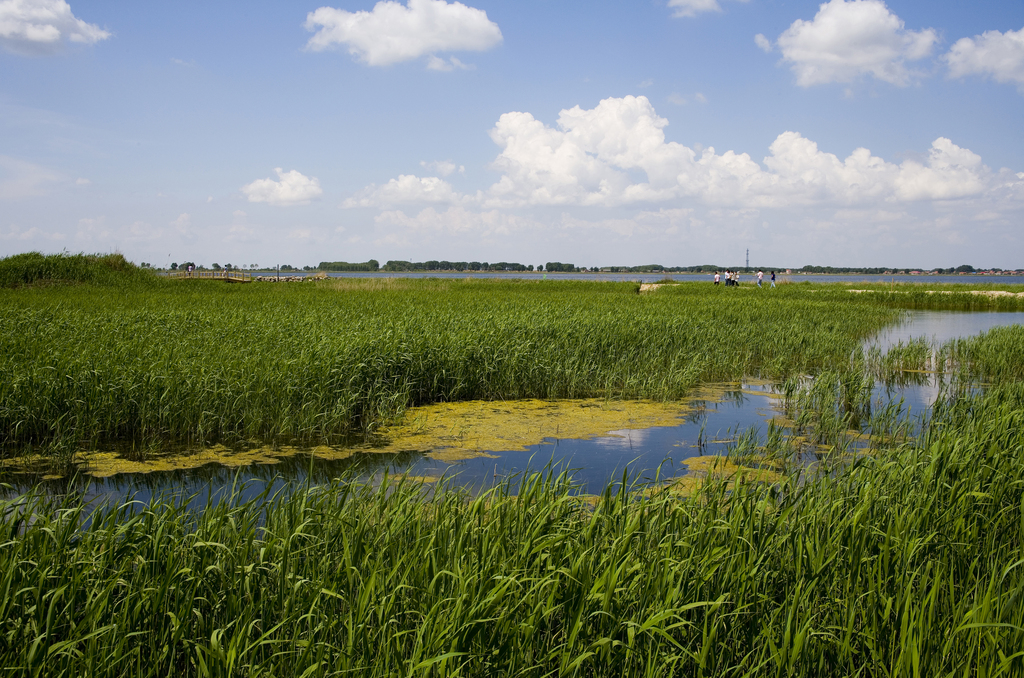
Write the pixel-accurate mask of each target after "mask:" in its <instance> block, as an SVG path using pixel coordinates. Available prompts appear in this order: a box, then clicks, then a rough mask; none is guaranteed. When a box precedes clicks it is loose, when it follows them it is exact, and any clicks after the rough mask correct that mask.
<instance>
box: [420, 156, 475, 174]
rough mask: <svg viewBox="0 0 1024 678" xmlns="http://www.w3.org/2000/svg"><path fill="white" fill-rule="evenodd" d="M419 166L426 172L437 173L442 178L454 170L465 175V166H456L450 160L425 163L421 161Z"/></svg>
mask: <svg viewBox="0 0 1024 678" xmlns="http://www.w3.org/2000/svg"><path fill="white" fill-rule="evenodd" d="M420 166H421V167H425V168H426V169H428V170H431V171H434V172H437V173H438V174H440V175H441V176H442V177H446V176H448V175H449V174H451V173H452V172H454V171H455V170H458V171H459V172H462V173H465V171H466V167H465V165H456V164H455V163H454V162H452V161H451V160H437V161H435V162H427V161H426V160H421V161H420Z"/></svg>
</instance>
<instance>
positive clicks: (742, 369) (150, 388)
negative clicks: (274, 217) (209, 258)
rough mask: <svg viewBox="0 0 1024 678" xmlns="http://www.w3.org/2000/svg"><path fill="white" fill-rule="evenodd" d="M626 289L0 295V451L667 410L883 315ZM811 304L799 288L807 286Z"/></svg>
mask: <svg viewBox="0 0 1024 678" xmlns="http://www.w3.org/2000/svg"><path fill="white" fill-rule="evenodd" d="M682 288H684V289H683V290H682V291H681V292H678V293H670V294H662V293H660V291H659V293H658V294H653V295H638V294H637V286H636V285H634V284H631V283H591V282H569V281H537V280H528V281H526V280H497V281H495V280H472V281H464V280H454V281H453V280H399V279H391V280H386V279H385V280H382V279H368V280H347V281H337V282H328V283H302V284H293V285H279V286H270V285H266V286H263V285H259V284H252V285H238V286H228V285H224V284H223V283H217V282H210V283H202V282H197V281H182V282H164V283H161V284H159V285H157V286H146V287H130V286H128V287H123V286H122V287H100V286H73V287H61V288H52V287H47V288H29V289H19V290H0V330H2V331H0V376H2V378H0V435H2V436H3V438H2V440H0V447H2V449H3V450H4V451H5V453H6V454H16V453H20V452H24V451H36V452H39V451H41V452H43V453H45V454H49V455H53V456H55V457H58V458H63V459H69V458H70V457H71V455H72V454H73V453H74V452H75V451H76V450H80V449H93V448H96V447H101V446H109V445H128V446H130V447H134V448H135V449H136V450H141V451H145V450H147V449H149V450H152V449H156V448H159V447H160V446H164V445H176V446H182V445H184V446H188V445H194V444H202V443H213V442H226V443H228V444H235V443H239V442H244V441H248V440H254V439H255V440H261V441H273V440H285V441H288V440H298V441H304V442H310V443H319V442H329V441H336V440H338V439H339V438H343V437H345V436H350V435H353V434H364V433H366V432H372V431H373V430H375V429H376V427H377V426H379V425H380V424H381V423H382V422H384V421H387V420H388V419H389V418H391V417H393V416H395V415H397V414H398V413H400V412H401V411H403V409H404V408H406V407H408V406H410V405H414V404H422V403H428V402H435V401H451V400H466V399H500V398H505V399H514V398H579V397H590V396H600V397H625V398H634V397H647V398H659V399H662V398H663V399H672V398H677V397H679V396H681V395H683V394H684V393H685V392H686V390H687V389H689V388H690V387H692V386H693V385H695V384H697V383H700V382H703V381H708V380H719V379H726V378H736V377H740V376H743V375H755V376H757V375H760V376H765V377H771V378H779V377H784V376H786V375H788V374H793V373H797V372H815V371H817V370H820V369H822V368H824V367H827V366H829V365H832V364H835V363H836V362H837V361H840V362H841V361H844V360H846V357H847V356H848V355H849V353H850V351H851V350H852V349H853V348H854V347H855V346H856V345H857V344H858V342H859V341H860V340H861V339H863V338H864V337H865V336H867V335H870V334H871V333H873V332H875V331H876V330H877V329H879V328H880V327H882V326H883V325H884V324H886V323H888V322H891V321H892V320H893V319H894V318H895V317H896V316H897V314H898V311H896V310H893V309H891V308H887V307H886V306H884V305H882V304H878V303H871V302H869V301H868V300H866V299H860V298H852V297H854V295H847V296H842V297H840V296H839V295H836V294H821V293H819V292H816V291H815V292H813V293H812V292H810V291H808V292H805V291H803V290H800V289H797V290H794V291H792V292H788V291H779V293H778V294H775V293H774V291H773V293H771V294H769V293H767V292H765V291H757V292H755V291H753V290H743V289H741V290H732V289H723V288H721V287H718V288H715V287H713V286H711V285H696V284H695V285H689V286H682ZM816 289H817V288H816Z"/></svg>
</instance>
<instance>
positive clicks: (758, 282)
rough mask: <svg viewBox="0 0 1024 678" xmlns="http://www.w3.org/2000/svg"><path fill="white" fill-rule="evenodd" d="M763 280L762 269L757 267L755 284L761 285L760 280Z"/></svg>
mask: <svg viewBox="0 0 1024 678" xmlns="http://www.w3.org/2000/svg"><path fill="white" fill-rule="evenodd" d="M762 280H764V271H762V270H761V269H757V286H758V287H760V286H761V281H762Z"/></svg>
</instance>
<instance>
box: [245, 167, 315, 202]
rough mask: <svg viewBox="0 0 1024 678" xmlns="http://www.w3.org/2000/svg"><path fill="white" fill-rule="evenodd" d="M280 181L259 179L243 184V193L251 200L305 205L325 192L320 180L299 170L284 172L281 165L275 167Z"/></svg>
mask: <svg viewBox="0 0 1024 678" xmlns="http://www.w3.org/2000/svg"><path fill="white" fill-rule="evenodd" d="M274 171H275V172H277V177H278V179H280V181H274V180H273V179H257V180H256V181H254V182H252V183H251V184H246V185H245V186H242V193H244V194H245V195H246V197H248V198H249V202H266V203H270V204H271V205H305V204H307V203H309V201H310V200H313V199H315V198H319V197H320V196H321V195H322V194H323V189H321V188H320V180H319V179H317V178H316V177H307V176H305V175H303V174H302V173H300V172H299V171H298V170H292V171H290V172H284V171H282V170H281V168H280V167H277V168H275V169H274Z"/></svg>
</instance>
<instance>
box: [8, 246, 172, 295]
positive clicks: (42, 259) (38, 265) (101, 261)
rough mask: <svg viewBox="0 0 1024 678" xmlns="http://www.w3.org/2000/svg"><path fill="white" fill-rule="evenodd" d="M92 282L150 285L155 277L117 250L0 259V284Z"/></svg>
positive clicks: (133, 285) (156, 279) (28, 253)
mask: <svg viewBox="0 0 1024 678" xmlns="http://www.w3.org/2000/svg"><path fill="white" fill-rule="evenodd" d="M83 283H88V284H93V285H104V286H122V287H124V286H130V287H151V286H153V285H155V284H158V283H159V278H157V276H156V275H154V274H153V273H152V272H151V271H145V270H142V269H140V268H138V267H137V266H135V264H133V263H131V262H130V261H128V260H127V259H125V258H124V256H122V255H121V254H92V255H87V254H66V253H65V254H50V255H44V254H40V253H39V252H26V253H25V254H16V255H14V256H10V257H5V258H3V259H0V288H3V287H25V286H32V285H36V286H40V285H42V286H49V285H73V284H83Z"/></svg>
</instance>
